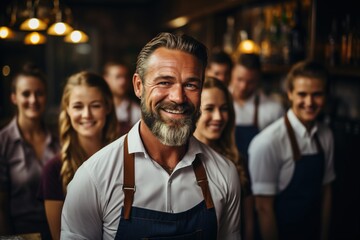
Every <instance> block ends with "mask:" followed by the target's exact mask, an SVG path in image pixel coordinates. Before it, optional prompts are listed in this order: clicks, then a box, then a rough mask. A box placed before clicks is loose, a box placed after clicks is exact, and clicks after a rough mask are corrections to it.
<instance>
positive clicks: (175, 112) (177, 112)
mask: <svg viewBox="0 0 360 240" xmlns="http://www.w3.org/2000/svg"><path fill="white" fill-rule="evenodd" d="M164 110H165V111H166V112H168V113H174V114H181V113H184V112H185V111H180V110H169V109H164Z"/></svg>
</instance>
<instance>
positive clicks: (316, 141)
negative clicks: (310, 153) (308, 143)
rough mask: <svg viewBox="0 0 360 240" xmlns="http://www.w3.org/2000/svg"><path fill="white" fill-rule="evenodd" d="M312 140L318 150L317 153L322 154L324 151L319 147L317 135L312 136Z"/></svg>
mask: <svg viewBox="0 0 360 240" xmlns="http://www.w3.org/2000/svg"><path fill="white" fill-rule="evenodd" d="M314 139H315V144H316V148H317V150H318V153H321V154H324V149H323V147H322V146H321V143H320V140H319V137H318V135H317V134H315V135H314Z"/></svg>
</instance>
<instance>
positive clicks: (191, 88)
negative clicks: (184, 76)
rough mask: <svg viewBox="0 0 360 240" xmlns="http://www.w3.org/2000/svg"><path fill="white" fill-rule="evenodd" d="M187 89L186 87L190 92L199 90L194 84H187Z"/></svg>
mask: <svg viewBox="0 0 360 240" xmlns="http://www.w3.org/2000/svg"><path fill="white" fill-rule="evenodd" d="M185 87H186V88H187V89H190V90H195V89H198V86H197V85H196V84H192V83H187V84H186V85H185Z"/></svg>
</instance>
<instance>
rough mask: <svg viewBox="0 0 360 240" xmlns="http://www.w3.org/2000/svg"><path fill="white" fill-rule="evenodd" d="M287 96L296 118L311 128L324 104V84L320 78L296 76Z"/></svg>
mask: <svg viewBox="0 0 360 240" xmlns="http://www.w3.org/2000/svg"><path fill="white" fill-rule="evenodd" d="M288 98H289V100H290V101H291V109H292V110H293V111H294V113H295V115H296V116H297V118H298V119H299V120H300V121H301V122H302V123H303V124H304V125H305V126H306V127H307V128H311V127H312V126H313V124H314V122H315V120H316V118H317V117H318V115H319V114H320V112H321V110H322V109H323V107H324V105H325V84H324V82H323V81H322V80H320V79H316V78H308V77H297V78H296V79H294V81H293V89H292V90H289V91H288Z"/></svg>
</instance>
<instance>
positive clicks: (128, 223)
mask: <svg viewBox="0 0 360 240" xmlns="http://www.w3.org/2000/svg"><path fill="white" fill-rule="evenodd" d="M206 63H207V53H206V48H205V46H204V45H203V44H201V43H200V42H198V41H196V40H195V39H193V38H191V37H189V36H186V35H182V36H177V35H173V34H170V33H161V34H159V35H158V36H157V37H155V38H154V39H153V40H151V41H150V42H149V43H148V44H147V45H146V46H145V47H144V48H143V49H142V51H141V52H140V54H139V56H138V61H137V69H136V73H135V74H134V76H133V85H134V90H135V94H136V96H138V97H139V98H140V99H141V110H142V118H141V121H139V122H138V123H137V124H136V125H135V126H134V127H133V128H132V129H131V130H130V132H129V133H128V134H127V135H126V136H123V137H121V138H120V139H118V140H116V141H115V142H113V143H111V144H109V145H108V146H106V147H105V148H103V149H102V150H100V151H99V152H97V153H96V154H94V155H93V156H92V157H91V158H90V159H89V160H87V161H86V162H85V163H84V164H83V165H82V166H81V167H80V168H79V169H78V171H77V172H76V174H75V176H74V179H73V180H72V181H71V183H70V184H69V187H68V191H67V196H66V200H65V203H64V208H63V213H62V223H61V228H62V229H61V239H151V238H154V239H158V238H159V239H160V238H161V239H169V238H172V239H229V240H230V239H240V216H239V214H240V183H239V177H238V174H237V171H236V168H235V166H234V165H233V164H232V162H230V160H227V159H225V158H224V157H222V156H221V155H219V154H217V153H216V152H215V151H213V150H212V149H211V148H210V147H208V146H206V145H204V144H202V143H200V142H199V141H197V140H196V139H195V138H194V137H192V133H193V131H194V129H195V124H196V120H197V118H198V116H199V107H200V94H201V88H202V83H203V80H204V72H205V67H206Z"/></svg>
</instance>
